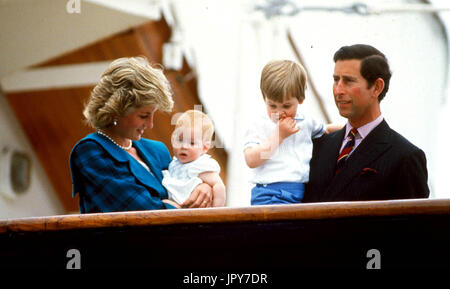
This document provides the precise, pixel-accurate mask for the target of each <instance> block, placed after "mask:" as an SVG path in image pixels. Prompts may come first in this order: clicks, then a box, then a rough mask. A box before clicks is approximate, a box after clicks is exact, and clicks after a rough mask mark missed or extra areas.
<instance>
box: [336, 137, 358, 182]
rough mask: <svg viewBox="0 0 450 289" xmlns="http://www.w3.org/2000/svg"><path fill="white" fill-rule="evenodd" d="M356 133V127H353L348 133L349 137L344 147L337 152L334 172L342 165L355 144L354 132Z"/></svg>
mask: <svg viewBox="0 0 450 289" xmlns="http://www.w3.org/2000/svg"><path fill="white" fill-rule="evenodd" d="M357 133H358V130H357V129H356V128H353V129H352V130H351V131H350V132H349V133H348V136H349V139H348V141H347V143H346V144H345V146H344V148H343V149H342V151H341V153H340V154H339V157H338V159H337V163H336V174H337V173H338V172H339V171H340V170H341V169H342V167H344V164H345V161H346V160H347V158H348V155H349V154H350V153H351V151H352V150H353V147H354V146H355V138H356V134H357Z"/></svg>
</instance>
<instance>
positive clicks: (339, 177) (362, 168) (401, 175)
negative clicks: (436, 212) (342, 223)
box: [303, 120, 430, 202]
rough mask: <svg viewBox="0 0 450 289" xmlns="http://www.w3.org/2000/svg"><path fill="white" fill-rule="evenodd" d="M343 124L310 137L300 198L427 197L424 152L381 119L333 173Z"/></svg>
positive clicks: (349, 199)
mask: <svg viewBox="0 0 450 289" xmlns="http://www.w3.org/2000/svg"><path fill="white" fill-rule="evenodd" d="M344 134H345V127H344V128H343V129H341V130H339V131H336V132H334V133H331V134H328V135H324V136H322V137H321V138H318V139H316V140H314V147H313V156H312V159H311V162H310V179H309V183H308V184H307V186H306V191H305V195H304V198H303V202H332V201H367V200H391V199H409V198H427V197H428V196H429V192H430V191H429V188H428V184H427V178H428V174H427V167H426V158H425V154H424V152H423V151H422V150H420V149H419V148H417V147H416V146H414V145H413V144H411V143H410V142H409V141H408V140H407V139H405V138H404V137H402V136H401V135H400V134H398V133H397V132H395V131H394V130H392V129H391V128H390V127H389V126H388V124H387V123H386V121H384V120H383V122H381V123H380V124H379V125H378V126H377V127H376V128H374V129H373V130H372V131H371V132H370V133H369V135H367V137H366V138H364V140H363V141H362V142H361V143H360V144H359V146H358V147H357V148H356V149H355V151H354V152H353V153H352V154H351V155H350V157H349V158H348V159H347V161H346V163H345V165H344V167H343V168H342V169H341V170H340V172H339V173H338V174H335V169H336V160H337V158H338V155H339V150H340V148H341V145H342V141H343V139H344Z"/></svg>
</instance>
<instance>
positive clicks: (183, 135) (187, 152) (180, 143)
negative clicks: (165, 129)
mask: <svg viewBox="0 0 450 289" xmlns="http://www.w3.org/2000/svg"><path fill="white" fill-rule="evenodd" d="M202 137H203V136H202V130H201V129H194V128H191V127H179V128H177V129H176V130H175V131H174V132H173V134H172V147H173V153H174V156H175V157H177V159H178V160H179V161H180V162H182V163H189V162H192V161H195V160H196V159H198V158H199V157H200V156H201V155H203V154H205V153H206V152H207V151H208V149H209V142H205V141H203V138H202Z"/></svg>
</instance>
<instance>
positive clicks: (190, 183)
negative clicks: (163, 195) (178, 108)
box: [162, 110, 225, 207]
mask: <svg viewBox="0 0 450 289" xmlns="http://www.w3.org/2000/svg"><path fill="white" fill-rule="evenodd" d="M213 133H214V126H213V124H212V122H211V120H210V119H209V118H208V117H207V116H206V115H205V114H204V113H202V112H201V111H197V110H188V111H186V112H185V113H183V114H182V115H181V116H180V117H179V118H178V120H177V123H176V126H175V131H174V132H173V134H172V147H173V153H174V157H173V160H172V162H171V163H170V165H169V168H168V170H164V171H163V172H162V173H163V177H164V178H163V180H162V184H163V186H164V187H165V188H166V189H167V192H168V195H169V199H171V200H173V201H175V202H177V203H178V204H182V203H183V202H184V201H185V200H186V199H187V198H188V197H189V195H190V194H191V192H192V191H193V189H194V188H195V187H196V186H197V185H199V184H201V183H207V184H208V185H210V186H211V188H212V193H213V207H221V206H224V205H225V185H224V184H223V182H222V179H221V178H220V176H219V172H220V166H219V164H218V163H217V161H216V160H214V159H213V158H211V156H210V155H208V154H207V152H208V150H209V149H210V147H211V139H212V135H213Z"/></svg>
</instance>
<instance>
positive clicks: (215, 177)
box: [198, 172, 226, 207]
mask: <svg viewBox="0 0 450 289" xmlns="http://www.w3.org/2000/svg"><path fill="white" fill-rule="evenodd" d="M198 177H199V178H200V179H201V180H202V181H203V182H204V183H206V184H208V185H210V186H211V188H212V191H213V207H223V206H225V199H226V192H225V185H224V184H223V181H222V179H221V178H220V176H219V174H218V173H215V172H204V173H201V174H199V175H198Z"/></svg>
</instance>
